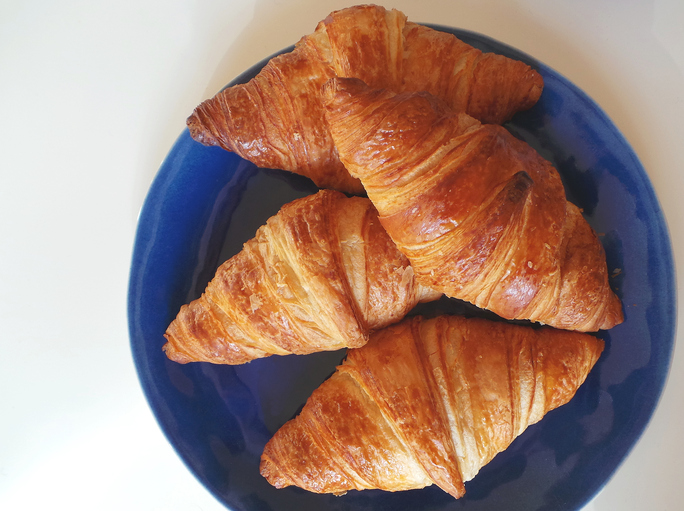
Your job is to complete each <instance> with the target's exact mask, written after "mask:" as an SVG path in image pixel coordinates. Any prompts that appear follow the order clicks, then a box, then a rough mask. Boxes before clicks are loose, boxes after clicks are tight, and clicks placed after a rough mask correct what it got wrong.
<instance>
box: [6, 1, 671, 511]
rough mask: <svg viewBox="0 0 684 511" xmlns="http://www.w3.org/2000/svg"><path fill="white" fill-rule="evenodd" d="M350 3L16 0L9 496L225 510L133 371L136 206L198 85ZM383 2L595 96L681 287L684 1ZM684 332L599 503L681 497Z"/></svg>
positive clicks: (10, 79) (9, 163)
mask: <svg viewBox="0 0 684 511" xmlns="http://www.w3.org/2000/svg"><path fill="white" fill-rule="evenodd" d="M353 3H354V2H342V1H322V0H291V1H286V0H251V1H243V2H239V1H228V0H225V1H218V0H217V1H190V0H164V1H161V0H135V1H133V0H117V1H113V0H112V1H103V2H90V1H85V0H83V1H76V0H70V1H51V2H49V1H42V2H41V1H38V0H22V1H15V2H10V1H8V0H0V114H1V115H2V118H1V122H0V176H1V181H0V208H1V212H0V286H1V288H0V289H1V290H2V293H1V294H0V300H1V302H0V327H1V328H0V348H1V349H0V509H2V510H34V509H43V508H46V509H52V510H55V509H57V510H61V509H69V510H110V509H111V510H118V509H128V510H133V511H137V510H165V511H174V510H179V511H180V510H183V511H186V510H190V511H192V510H204V511H211V510H220V509H223V508H222V507H221V506H220V505H219V504H218V502H216V501H215V500H214V498H213V497H212V496H211V495H209V493H208V492H207V491H206V490H205V489H204V488H203V487H202V486H201V485H200V484H199V483H198V482H197V481H196V480H195V479H194V477H193V476H192V475H191V474H190V472H188V471H187V469H186V468H185V466H184V465H183V464H182V462H181V461H180V460H179V458H177V457H176V455H175V453H174V451H173V449H172V448H171V446H170V445H169V444H168V443H167V442H166V439H165V438H164V436H163V434H162V433H161V430H160V429H159V427H158V425H157V423H156V422H155V420H154V418H153V416H152V414H151V412H150V411H149V409H148V407H147V404H146V402H145V400H144V398H143V395H142V392H141V390H140V387H139V384H138V380H137V376H136V374H135V369H134V366H133V362H132V358H131V354H130V348H129V343H128V330H127V320H126V292H127V286H128V281H127V280H128V270H129V264H130V257H131V251H132V243H133V238H134V234H135V228H136V218H137V214H138V211H139V209H140V207H141V205H142V202H143V200H144V197H145V194H146V192H147V189H148V187H149V185H150V183H151V180H152V178H153V177H154V175H155V173H156V171H157V169H158V167H159V165H160V163H161V161H162V159H163V158H164V156H165V154H166V153H167V151H168V150H169V149H170V147H171V146H172V144H173V142H174V140H175V139H176V137H177V136H178V135H179V134H180V132H181V130H182V129H183V128H184V125H185V118H186V117H187V115H188V114H189V113H190V112H191V111H192V110H193V108H194V107H195V106H196V105H197V104H198V103H199V102H201V101H202V100H204V99H206V98H207V97H210V96H211V95H213V94H214V93H215V92H217V91H218V90H219V89H220V88H221V87H222V86H223V85H225V84H226V83H227V82H229V81H230V80H231V79H233V78H234V77H235V76H237V75H238V74H239V73H241V72H242V71H243V70H245V69H247V68H248V67H249V66H251V65H252V64H254V63H256V62H257V61H259V60H261V59H262V58H264V57H267V56H269V55H270V54H272V53H274V52H276V51H278V50H280V49H282V48H284V47H286V46H289V45H290V44H293V43H294V42H296V41H297V40H298V39H299V38H300V37H301V36H302V35H304V34H307V33H310V32H311V31H313V29H314V28H315V26H316V23H317V22H318V21H319V20H320V19H323V18H324V17H325V16H326V15H327V14H328V13H329V12H330V11H332V10H334V9H337V8H340V7H343V6H348V5H353ZM384 5H385V6H386V7H396V8H398V9H400V10H402V11H403V12H404V13H406V14H407V15H408V17H409V19H410V20H411V21H418V22H431V23H440V24H444V25H450V26H455V27H460V28H465V29H469V30H474V31H477V32H481V33H484V34H487V35H489V36H491V37H494V38H495V39H498V40H500V41H503V42H506V43H508V44H510V45H512V46H514V47H516V48H518V49H520V50H523V51H525V52H527V53H529V54H531V55H533V56H535V57H536V58H537V59H539V60H541V61H542V62H544V63H546V64H547V65H549V66H551V67H552V68H554V69H555V70H557V71H558V72H560V73H561V74H563V75H565V76H566V77H567V78H569V79H570V80H571V81H572V82H574V83H575V84H576V85H578V86H579V87H580V88H582V89H583V90H584V91H585V92H587V93H588V94H589V95H590V96H591V97H593V98H594V99H595V100H596V101H597V102H598V103H599V104H600V105H601V106H602V107H603V108H604V110H605V111H606V112H607V113H608V115H609V116H610V117H611V118H612V120H613V121H614V122H615V124H616V125H617V126H618V127H619V128H620V129H621V130H622V132H623V133H624V135H625V136H626V138H627V140H628V141H629V142H630V143H631V144H632V146H633V147H634V149H635V151H636V153H637V154H638V156H639V157H640V159H641V161H642V163H643V165H644V167H645V168H646V170H647V172H648V175H649V176H650V179H651V181H652V183H653V186H654V188H655V190H656V193H657V195H658V196H659V198H660V201H661V205H662V208H663V210H664V213H665V216H666V218H667V220H668V223H669V228H670V233H671V236H672V239H673V247H674V251H675V257H676V259H677V262H678V263H679V264H678V266H679V268H680V273H679V278H678V283H677V284H678V285H677V287H678V289H679V290H681V288H682V285H681V282H682V274H684V270H682V268H684V227H683V225H682V219H683V218H684V200H683V199H682V192H683V191H684V156H683V155H682V154H683V153H682V147H683V146H684V142H683V141H682V135H684V128H682V122H683V120H684V29H683V28H682V27H683V26H684V2H681V1H680V0H662V1H654V0H650V1H649V0H642V1H637V0H623V1H618V0H613V1H608V0H578V1H569V0H567V1H560V0H546V1H544V0H508V1H504V0H480V1H476V0H471V1H468V0H452V1H436V0H422V1H421V2H409V1H403V0H397V1H394V2H393V3H385V4H384ZM681 311H682V306H681V305H679V315H680V316H681ZM681 337H682V335H681V333H680V334H679V335H678V341H679V344H680V349H676V351H675V357H674V360H673V364H672V372H671V374H670V377H669V380H668V384H667V387H666V391H665V393H664V395H663V397H662V399H661V401H660V403H659V406H658V408H657V411H656V414H655V416H654V418H653V420H652V422H651V423H650V425H649V427H648V429H647V430H646V433H645V434H644V436H643V437H642V439H641V440H640V442H639V443H638V444H637V446H636V447H635V449H634V450H633V451H632V454H631V455H630V457H629V458H628V460H627V461H626V462H625V463H624V464H623V465H622V466H621V468H620V469H619V470H618V471H617V473H616V474H615V476H614V477H613V478H612V479H611V481H610V482H609V483H608V485H607V486H606V487H605V489H604V490H603V491H602V493H601V494H600V495H599V496H598V497H597V498H596V499H595V500H594V501H593V502H592V503H590V504H589V505H588V506H587V507H586V510H587V511H614V510H628V511H629V510H642V509H649V510H654V511H662V510H679V509H682V502H684V470H682V468H681V467H682V463H681V460H682V459H684V436H683V435H682V425H683V424H684V411H683V410H684V406H683V405H684V354H683V353H682V349H683V348H682V346H681V345H682V338H681Z"/></svg>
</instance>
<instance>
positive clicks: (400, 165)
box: [324, 78, 623, 331]
mask: <svg viewBox="0 0 684 511" xmlns="http://www.w3.org/2000/svg"><path fill="white" fill-rule="evenodd" d="M324 101H325V104H326V109H327V112H326V115H327V120H328V124H329V126H330V129H331V133H332V137H333V140H334V141H335V145H336V147H337V150H338V153H339V155H340V159H341V160H342V163H344V165H345V166H346V167H347V169H348V170H349V171H350V172H351V174H352V175H353V176H354V177H358V178H359V179H360V180H361V181H362V183H363V186H364V188H365V189H366V192H367V193H368V197H369V198H370V199H371V200H372V201H373V204H374V205H375V207H376V208H377V210H378V212H379V215H380V222H381V223H382V225H383V226H384V227H385V229H386V230H387V232H388V234H389V235H390V237H391V238H392V239H393V240H394V242H395V243H396V244H397V246H398V248H399V250H401V252H402V253H404V254H405V255H406V256H407V257H408V259H409V261H411V265H412V266H413V269H414V271H415V273H416V278H417V279H418V281H419V282H421V283H422V284H424V285H426V286H429V287H432V288H434V289H437V290H438V291H440V292H443V293H445V294H446V295H447V296H450V297H453V298H459V299H461V300H466V301H468V302H471V303H473V304H475V305H477V306H478V307H481V308H483V309H489V310H491V311H493V312H494V313H496V314H498V315H499V316H501V317H503V318H506V319H528V320H531V321H536V322H540V323H545V324H548V325H551V326H554V327H557V328H564V329H572V330H579V331H596V330H598V329H607V328H611V327H613V326H614V325H616V324H618V323H620V322H621V321H622V320H623V316H622V305H621V303H620V300H619V299H618V298H617V296H616V295H615V294H614V293H613V291H612V290H611V288H610V285H609V282H608V272H607V268H606V258H605V253H604V250H603V247H602V245H601V243H600V241H599V239H598V237H597V235H596V233H595V232H594V231H593V230H592V228H591V227H590V226H589V224H588V223H587V222H586V221H585V219H584V218H583V216H582V214H581V211H580V210H579V209H578V208H577V207H576V206H574V205H573V204H571V203H570V202H568V201H567V200H566V198H565V190H564V187H563V183H562V182H561V178H560V175H559V174H558V172H557V170H556V169H555V168H554V167H553V166H552V165H551V163H549V162H548V161H546V160H545V159H544V158H542V157H541V156H540V155H539V154H538V153H537V152H536V151H535V150H534V149H533V148H532V147H531V146H529V145H528V144H526V143H525V142H523V141H521V140H518V139H517V138H515V137H514V136H513V135H511V134H510V133H509V132H508V131H507V130H506V129H505V128H503V127H501V126H497V125H491V124H481V123H480V122H479V121H477V120H476V119H474V118H472V117H470V116H468V115H467V114H464V113H455V112H454V111H452V110H451V109H450V108H449V107H448V106H447V105H446V104H445V103H444V102H442V101H440V100H439V99H438V98H435V97H433V96H431V95H429V94H427V93H401V94H396V93H394V92H392V91H389V90H387V89H384V90H376V89H371V88H370V87H369V86H367V85H366V84H364V83H363V82H362V81H361V80H358V79H353V78H333V79H332V80H331V81H330V82H328V83H327V84H326V86H325V88H324Z"/></svg>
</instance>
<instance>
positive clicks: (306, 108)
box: [187, 5, 543, 193]
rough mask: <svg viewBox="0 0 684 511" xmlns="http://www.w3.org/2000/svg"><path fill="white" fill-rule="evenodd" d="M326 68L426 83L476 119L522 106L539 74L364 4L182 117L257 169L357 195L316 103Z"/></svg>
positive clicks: (534, 92)
mask: <svg viewBox="0 0 684 511" xmlns="http://www.w3.org/2000/svg"><path fill="white" fill-rule="evenodd" d="M333 76H347V77H357V78H360V79H363V80H364V81H365V82H366V83H368V84H370V85H372V86H374V87H382V88H389V89H392V90H395V91H402V90H415V91H418V90H428V91H430V92H432V93H433V94H436V95H438V96H440V97H442V98H443V99H444V100H445V101H447V102H448V103H449V104H450V105H451V106H452V107H453V108H455V109H458V110H463V111H466V112H468V113H470V114H471V115H473V116H475V117H477V118H479V119H481V120H482V121H483V122H503V121H505V120H507V119H509V118H510V117H511V116H512V115H513V114H514V113H516V112H518V111H520V110H524V109H527V108H530V107H531V106H532V105H534V103H536V101H537V100H538V99H539V96H540V95H541V91H542V88H543V80H542V78H541V76H540V75H539V74H538V73H537V72H536V71H534V70H532V69H531V68H530V67H529V66H527V65H526V64H524V63H522V62H518V61H515V60H512V59H509V58H506V57H503V56H500V55H494V54H483V53H482V52H481V51H480V50H477V49H475V48H473V47H472V46H469V45H467V44H465V43H463V42H462V41H460V40H458V39H457V38H456V37H454V36H453V35H451V34H446V33H442V32H438V31H436V30H433V29H430V28H427V27H424V26H420V25H417V24H415V23H410V22H407V21H406V16H405V15H404V14H402V13H401V12H399V11H396V10H385V9H384V8H383V7H378V6H374V5H364V6H356V7H351V8H347V9H342V10H340V11H335V12H333V13H331V14H330V15H329V16H328V17H327V18H326V19H325V20H323V21H321V22H320V23H319V24H318V26H317V28H316V30H315V32H314V33H312V34H310V35H308V36H305V37H303V38H302V39H301V40H300V41H299V42H298V43H297V45H296V47H295V49H294V50H293V51H292V52H290V53H286V54H283V55H279V56H277V57H275V58H273V59H271V60H270V61H269V63H268V64H267V65H266V66H265V67H264V69H263V70H262V71H261V72H260V73H259V74H258V75H257V76H256V77H255V78H253V79H252V80H251V81H249V82H248V83H246V84H241V85H236V86H233V87H230V88H227V89H224V90H223V91H221V92H219V93H218V94H217V95H216V96H214V97H213V98H211V99H209V100H207V101H204V102H203V103H202V104H201V105H199V106H198V107H197V108H196V109H195V111H194V112H193V114H192V115H191V116H190V117H189V118H188V121H187V124H188V127H189V129H190V134H191V135H192V137H193V138H194V139H195V140H197V141H199V142H201V143H203V144H205V145H218V146H221V147H223V148H224V149H227V150H229V151H233V152H235V153H237V154H238V155H240V156H241V157H243V158H245V159H247V160H249V161H251V162H253V163H254V164H256V165H257V166H259V167H265V168H274V169H284V170H288V171H291V172H295V173H298V174H302V175H304V176H307V177H309V178H311V179H312V180H313V181H314V183H315V184H316V185H318V186H319V187H321V188H334V189H338V190H342V191H345V192H350V193H361V192H362V191H363V188H362V186H361V183H360V182H359V181H358V180H357V179H355V178H352V177H351V176H350V175H349V173H348V172H347V171H346V170H345V169H344V166H343V165H342V163H340V160H339V158H338V157H337V152H336V151H335V147H334V145H333V143H332V140H331V138H330V134H329V132H328V127H327V125H326V122H325V118H324V113H323V109H322V105H321V101H320V89H321V87H322V86H323V84H324V83H325V82H326V81H327V80H328V79H330V78H332V77H333Z"/></svg>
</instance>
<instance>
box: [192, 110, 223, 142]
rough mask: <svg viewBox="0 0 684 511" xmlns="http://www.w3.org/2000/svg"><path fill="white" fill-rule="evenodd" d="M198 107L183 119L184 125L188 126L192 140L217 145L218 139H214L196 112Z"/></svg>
mask: <svg viewBox="0 0 684 511" xmlns="http://www.w3.org/2000/svg"><path fill="white" fill-rule="evenodd" d="M200 107H201V105H200ZM200 107H197V108H196V109H195V111H194V112H193V113H192V114H191V115H190V117H188V118H187V119H186V120H185V125H186V126H187V127H188V130H189V131H190V136H191V137H192V139H193V140H195V141H197V142H199V143H200V144H202V145H206V146H215V145H219V143H218V140H216V137H215V136H214V135H213V134H212V133H211V131H210V130H209V129H207V127H206V126H205V124H204V123H203V122H202V119H200V115H199V112H198V110H199V108H200Z"/></svg>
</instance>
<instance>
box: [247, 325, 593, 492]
mask: <svg viewBox="0 0 684 511" xmlns="http://www.w3.org/2000/svg"><path fill="white" fill-rule="evenodd" d="M602 350H603V341H601V340H599V339H597V338H595V337H594V336H592V335H589V334H585V333H579V332H570V331H564V330H555V329H552V328H550V327H542V328H538V329H534V328H532V327H528V326H519V325H512V324H508V323H504V322H493V321H490V320H485V319H479V318H476V319H466V318H464V317H462V316H440V317H437V318H434V319H430V320H425V319H423V318H421V317H420V316H414V317H411V318H406V319H405V320H403V321H402V322H400V323H398V324H395V325H392V326H390V327H388V328H386V329H383V330H380V331H378V332H375V333H374V334H373V335H372V336H371V339H370V341H369V342H368V344H366V345H365V346H364V347H362V348H359V349H354V350H348V352H347V358H346V360H345V361H344V363H343V364H342V365H341V366H339V367H338V368H337V371H336V372H335V373H334V374H333V375H332V376H331V377H330V378H329V379H328V380H327V381H325V382H324V383H323V384H322V385H321V386H320V387H319V388H318V389H316V390H315V391H314V392H313V394H312V395H311V397H310V398H309V400H308V401H307V402H306V404H305V406H304V408H303V409H302V411H301V413H300V414H299V415H298V416H297V417H296V418H294V419H292V420H291V421H289V422H287V423H286V424H285V425H284V426H282V427H281V428H280V429H279V430H278V431H277V432H276V433H275V435H274V436H273V438H272V439H271V440H270V441H269V442H268V443H267V444H266V447H265V449H264V452H263V455H262V457H261V466H260V470H261V474H262V475H263V476H264V477H265V478H266V479H267V480H268V481H269V482H270V483H271V484H272V485H274V486H276V487H277V488H283V487H285V486H289V485H295V486H299V487H301V488H304V489H306V490H309V491H312V492H316V493H334V494H343V493H345V492H347V491H349V490H362V489H371V488H377V489H382V490H388V491H400V490H409V489H416V488H423V487H425V486H428V485H431V484H436V485H437V486H439V487H440V488H442V489H443V490H444V491H446V492H447V493H449V494H451V495H452V496H454V497H455V498H459V497H461V496H462V495H463V494H464V493H465V488H464V482H466V481H469V480H471V479H472V478H473V477H475V475H476V474H477V473H478V471H479V470H480V468H481V467H483V466H484V465H486V464H487V463H488V462H489V461H490V460H491V459H492V458H493V457H494V456H495V455H496V454H497V453H499V452H501V451H503V450H505V449H506V448H507V447H508V446H509V445H510V443H511V442H512V441H513V440H514V439H515V438H516V437H517V436H518V435H520V434H521V433H522V432H523V431H524V430H525V429H526V428H527V427H528V426H529V425H530V424H534V423H535V422H537V421H539V420H540V419H541V418H542V417H543V416H544V415H545V414H546V413H547V412H548V411H549V410H552V409H554V408H557V407H559V406H561V405H563V404H565V403H567V402H568V401H569V400H570V399H571V398H572V397H573V396H574V395H575V392H576V391H577V389H578V388H579V386H580V385H581V384H582V383H583V382H584V381H585V378H586V377H587V374H588V373H589V371H590V370H591V368H592V367H593V366H594V364H595V363H596V361H597V359H598V358H599V356H600V354H601V352H602Z"/></svg>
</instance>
